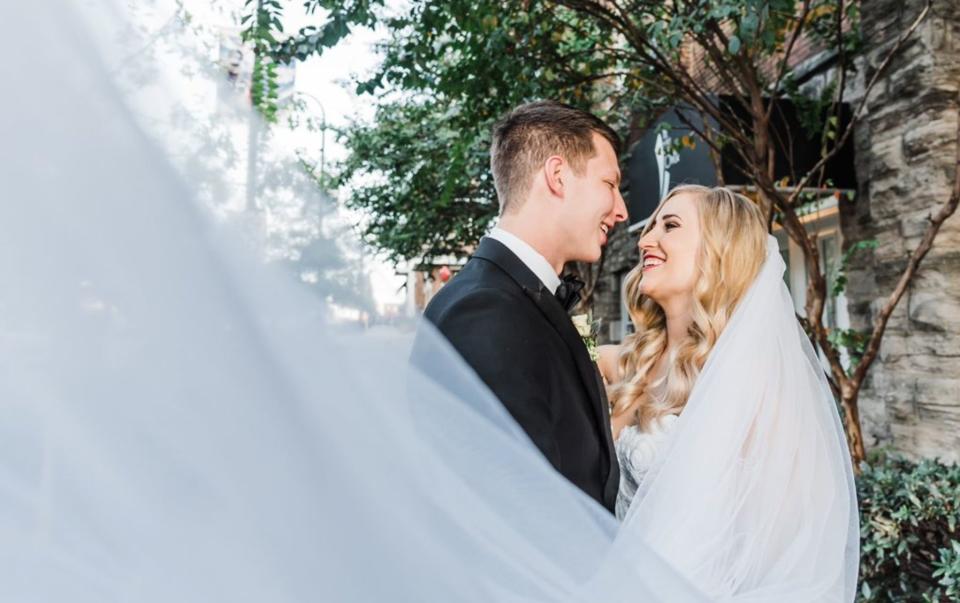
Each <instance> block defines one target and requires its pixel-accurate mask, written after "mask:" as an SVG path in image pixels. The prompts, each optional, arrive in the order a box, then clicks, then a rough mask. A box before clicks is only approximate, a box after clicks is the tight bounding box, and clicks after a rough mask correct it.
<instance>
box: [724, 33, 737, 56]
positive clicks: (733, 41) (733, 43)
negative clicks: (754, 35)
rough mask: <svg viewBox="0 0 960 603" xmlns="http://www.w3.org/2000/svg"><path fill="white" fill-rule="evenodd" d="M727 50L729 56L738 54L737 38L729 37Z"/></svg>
mask: <svg viewBox="0 0 960 603" xmlns="http://www.w3.org/2000/svg"><path fill="white" fill-rule="evenodd" d="M727 50H729V51H730V54H737V53H738V52H740V38H739V37H737V36H730V41H729V43H728V44H727Z"/></svg>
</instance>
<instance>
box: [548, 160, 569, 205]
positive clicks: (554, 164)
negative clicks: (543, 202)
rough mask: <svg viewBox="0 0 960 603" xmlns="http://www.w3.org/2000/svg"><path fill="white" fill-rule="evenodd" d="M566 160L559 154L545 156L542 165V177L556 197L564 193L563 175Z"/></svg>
mask: <svg viewBox="0 0 960 603" xmlns="http://www.w3.org/2000/svg"><path fill="white" fill-rule="evenodd" d="M566 166H567V162H566V161H564V160H563V157H561V156H559V155H552V156H550V157H548V158H547V161H546V162H545V163H544V165H543V172H544V178H545V179H546V183H547V188H548V189H550V192H551V193H553V194H554V195H556V196H557V197H563V195H564V187H563V185H564V177H565V173H566V169H565V168H566Z"/></svg>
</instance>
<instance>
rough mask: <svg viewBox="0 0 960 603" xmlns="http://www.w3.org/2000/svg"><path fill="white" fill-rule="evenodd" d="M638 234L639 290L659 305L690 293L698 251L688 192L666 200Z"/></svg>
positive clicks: (695, 221) (697, 229)
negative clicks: (640, 271) (641, 232)
mask: <svg viewBox="0 0 960 603" xmlns="http://www.w3.org/2000/svg"><path fill="white" fill-rule="evenodd" d="M651 220H652V226H651V228H650V230H649V231H648V232H647V233H646V234H644V235H643V236H642V237H641V238H640V243H639V247H640V262H641V264H642V265H643V277H642V278H641V280H640V292H641V293H643V294H644V295H646V296H647V297H649V298H651V299H653V300H654V301H655V302H657V303H658V304H660V305H661V306H663V305H665V304H670V303H673V302H674V300H678V299H680V300H686V299H688V298H690V297H692V296H693V289H694V286H695V285H696V282H697V277H698V274H699V272H698V270H697V256H698V254H699V252H700V239H701V236H700V216H699V210H698V209H697V202H696V200H695V198H694V196H693V195H692V194H691V193H680V194H678V195H677V196H675V197H672V198H670V199H669V200H667V202H666V203H664V204H663V206H662V207H661V208H660V211H658V212H657V213H656V214H654V216H653V217H652V218H651Z"/></svg>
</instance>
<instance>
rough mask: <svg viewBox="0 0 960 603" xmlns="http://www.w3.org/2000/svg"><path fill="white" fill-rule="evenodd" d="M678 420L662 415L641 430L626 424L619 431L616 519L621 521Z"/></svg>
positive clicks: (672, 416)
mask: <svg viewBox="0 0 960 603" xmlns="http://www.w3.org/2000/svg"><path fill="white" fill-rule="evenodd" d="M678 418H679V417H678V416H677V415H672V414H670V415H664V416H662V417H659V418H658V419H655V420H654V421H652V422H651V424H650V425H649V426H648V427H647V428H646V429H644V430H642V431H641V429H640V427H639V426H637V425H627V426H626V427H624V428H623V429H621V430H620V433H619V435H618V436H617V441H616V442H614V445H615V446H616V449H617V461H618V462H619V463H620V489H619V490H618V491H617V505H616V516H617V519H619V520H621V521H622V520H623V518H624V517H626V515H627V511H628V510H629V509H630V503H632V502H633V497H634V496H636V494H637V488H638V487H639V486H640V483H641V482H643V478H644V477H645V476H646V475H647V472H648V471H649V470H650V468H651V467H653V462H654V460H655V459H656V457H657V451H658V450H659V449H660V448H661V446H662V444H663V443H664V441H665V440H666V439H667V437H668V436H669V435H670V434H671V433H672V432H673V428H674V426H675V424H676V421H677V419H678Z"/></svg>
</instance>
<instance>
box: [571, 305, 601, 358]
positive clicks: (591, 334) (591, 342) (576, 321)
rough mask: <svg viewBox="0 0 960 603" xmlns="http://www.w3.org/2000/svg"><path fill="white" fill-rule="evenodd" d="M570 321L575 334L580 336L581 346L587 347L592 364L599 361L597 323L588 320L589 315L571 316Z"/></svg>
mask: <svg viewBox="0 0 960 603" xmlns="http://www.w3.org/2000/svg"><path fill="white" fill-rule="evenodd" d="M570 320H572V321H573V326H574V327H575V328H576V329H577V333H579V334H580V338H581V339H583V344H584V345H585V346H587V352H588V353H589V354H590V360H592V361H593V362H596V361H597V360H599V359H600V354H599V353H598V352H597V328H596V327H597V323H596V322H593V321H591V320H590V315H589V314H577V315H575V316H571V317H570Z"/></svg>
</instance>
